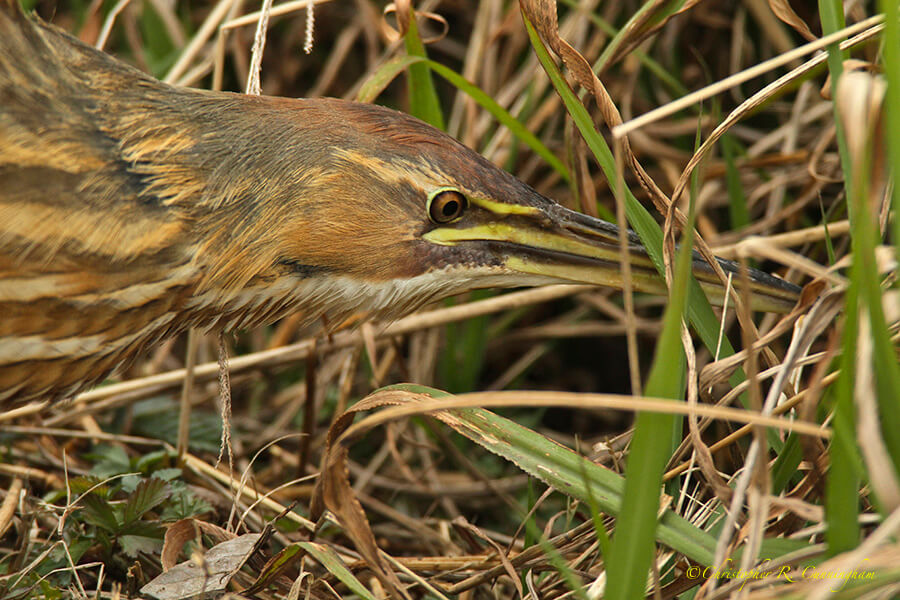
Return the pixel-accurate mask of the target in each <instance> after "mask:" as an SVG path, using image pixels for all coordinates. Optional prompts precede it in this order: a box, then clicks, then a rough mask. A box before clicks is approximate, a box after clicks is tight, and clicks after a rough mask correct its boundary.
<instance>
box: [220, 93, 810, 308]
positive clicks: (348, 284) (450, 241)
mask: <svg viewBox="0 0 900 600" xmlns="http://www.w3.org/2000/svg"><path fill="white" fill-rule="evenodd" d="M269 101H270V100H269V99H262V100H261V101H260V102H262V104H263V105H265V104H266V103H267V102H269ZM276 102H277V103H278V105H279V107H282V108H284V109H285V110H287V111H288V112H287V113H285V114H290V115H291V116H290V117H289V120H290V122H291V123H293V124H292V125H291V126H290V127H288V129H290V130H292V131H290V132H288V133H286V134H285V135H283V136H277V137H278V139H283V140H290V142H289V144H290V145H291V146H292V149H290V148H284V149H283V151H276V152H275V154H274V156H276V157H277V158H275V159H274V160H275V162H276V163H278V164H273V163H272V162H270V163H268V164H267V165H266V169H268V172H270V173H273V174H277V177H276V180H277V181H282V182H286V187H284V188H282V189H283V190H293V191H288V192H286V193H283V194H282V197H281V198H279V199H277V200H275V201H270V204H271V205H272V206H273V207H276V208H275V210H277V211H278V213H279V214H278V216H276V217H273V218H267V219H266V223H267V224H268V225H267V228H268V229H267V231H265V232H262V235H255V236H254V239H255V240H256V243H259V242H260V241H267V242H268V243H269V244H270V245H269V247H268V249H267V250H266V251H264V252H258V253H256V254H257V256H266V257H267V258H266V260H265V262H264V263H263V264H265V263H268V264H272V265H275V268H277V269H280V270H281V272H282V275H283V276H285V277H287V278H289V279H294V280H295V282H294V284H295V285H296V289H298V290H303V289H305V288H311V287H313V286H323V285H324V286H325V287H327V289H328V290H329V293H331V294H332V297H333V298H334V297H335V296H340V295H341V294H343V295H346V296H349V297H352V298H353V299H354V300H355V304H356V305H357V307H358V308H359V309H363V310H368V311H370V312H372V313H375V314H381V315H384V314H396V313H399V312H404V311H406V310H409V309H410V308H412V307H414V306H416V305H419V304H422V303H423V302H425V301H427V300H429V299H433V298H437V297H442V296H447V295H451V294H454V293H457V292H461V291H464V290H469V289H473V288H484V287H512V286H528V285H542V284H547V283H554V282H569V283H571V282H583V283H594V284H601V285H606V286H612V287H620V286H621V285H622V276H621V273H620V266H621V261H622V260H628V261H629V263H630V264H631V267H632V274H633V275H632V277H633V283H634V286H635V289H637V290H639V291H648V292H655V293H664V292H665V286H664V284H663V282H662V281H661V279H660V278H659V277H658V275H657V271H656V269H655V268H654V266H653V264H652V263H651V261H650V260H649V258H648V256H647V255H646V253H645V252H644V250H643V248H642V247H641V245H640V243H639V240H638V239H637V238H636V236H635V235H634V234H631V233H630V232H629V234H628V246H629V250H628V253H627V255H626V256H625V257H624V258H622V257H621V256H620V252H619V241H618V229H617V228H616V227H615V226H614V225H612V224H610V223H607V222H605V221H601V220H598V219H594V218H591V217H588V216H586V215H583V214H580V213H577V212H574V211H571V210H568V209H566V208H564V207H562V206H561V205H559V204H557V203H555V202H553V201H552V200H549V199H547V198H545V197H544V196H542V195H541V194H539V193H537V192H536V191H535V190H533V189H532V188H530V187H529V186H527V185H525V184H524V183H522V182H521V181H519V180H518V179H516V178H515V177H513V176H511V175H509V174H508V173H506V172H505V171H503V170H502V169H499V168H498V167H496V166H495V165H493V164H492V163H490V162H489V161H487V160H486V159H485V158H483V157H482V156H480V155H479V154H477V153H475V152H473V151H472V150H470V149H469V148H467V147H465V146H463V145H462V144H460V143H459V142H457V141H456V140H454V139H453V138H451V137H449V136H447V135H445V134H444V133H442V132H440V131H438V130H436V129H434V128H432V127H429V126H427V125H425V124H424V123H422V122H421V121H419V120H417V119H414V118H412V117H409V116H407V115H404V114H402V113H398V112H395V111H392V110H389V109H386V108H381V107H377V106H372V105H364V104H357V103H351V102H344V101H339V100H295V101H288V100H279V101H276ZM279 121H280V119H274V118H271V117H269V118H266V119H265V122H267V123H270V124H272V125H274V124H276V123H277V122H279ZM269 133H271V132H269ZM245 172H246V171H245ZM298 182H300V183H298ZM273 189H275V188H273ZM228 230H229V231H231V230H232V229H231V228H230V227H229V228H228ZM263 264H260V266H261V267H262V266H263ZM722 264H723V266H724V267H725V268H726V269H727V270H732V271H733V270H734V268H735V267H734V265H732V264H730V263H727V262H726V261H722ZM695 272H696V274H697V276H698V277H699V278H700V280H701V282H703V283H704V285H705V287H707V288H708V290H709V291H710V292H713V293H712V294H711V295H712V298H713V300H714V301H715V300H720V299H721V297H722V294H721V292H720V291H718V292H717V291H716V290H717V289H720V286H719V285H718V283H717V282H716V280H715V278H714V277H713V275H712V271H711V269H710V268H709V267H708V265H705V263H703V262H702V261H701V260H699V259H697V260H696V261H695ZM754 279H755V281H754V286H755V287H756V288H757V290H756V292H757V294H756V297H757V300H756V301H755V305H756V307H757V308H761V309H767V310H784V309H786V308H789V307H790V306H791V304H792V302H793V301H794V299H795V298H796V288H795V287H794V286H791V285H789V284H786V283H784V282H782V281H781V280H777V279H775V278H772V277H769V276H766V275H764V274H761V273H754ZM304 293H305V294H307V295H308V292H304ZM348 301H349V298H348ZM336 316H345V315H336Z"/></svg>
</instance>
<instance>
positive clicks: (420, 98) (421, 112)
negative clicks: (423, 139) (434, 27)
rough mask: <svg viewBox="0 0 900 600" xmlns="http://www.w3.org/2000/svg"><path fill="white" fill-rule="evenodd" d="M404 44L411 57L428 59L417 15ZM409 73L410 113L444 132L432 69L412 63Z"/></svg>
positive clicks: (413, 19)
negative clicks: (420, 35) (417, 22)
mask: <svg viewBox="0 0 900 600" xmlns="http://www.w3.org/2000/svg"><path fill="white" fill-rule="evenodd" d="M404 43H405V45H406V53H407V54H408V55H409V56H418V57H421V58H428V54H427V53H426V52H425V44H423V43H422V38H421V37H419V27H418V25H417V24H416V17H415V15H413V16H412V18H411V19H410V20H409V29H408V30H407V32H406V35H405V36H404ZM408 73H409V74H408V78H407V81H408V83H409V112H410V113H411V114H412V115H413V116H415V117H418V118H420V119H422V120H423V121H425V122H426V123H428V124H429V125H433V126H434V127H437V128H438V129H441V130H443V129H444V113H443V112H442V111H441V102H440V100H439V99H438V95H437V90H436V89H435V88H434V79H433V78H432V77H431V67H429V66H428V64H426V63H424V62H421V63H412V64H410V65H409V71H408Z"/></svg>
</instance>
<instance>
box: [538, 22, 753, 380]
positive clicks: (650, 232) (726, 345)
mask: <svg viewBox="0 0 900 600" xmlns="http://www.w3.org/2000/svg"><path fill="white" fill-rule="evenodd" d="M522 18H523V19H524V20H525V27H526V29H527V30H528V35H529V37H530V38H531V45H532V48H534V51H535V54H537V57H538V60H540V62H541V64H542V65H543V66H544V70H545V71H546V72H547V74H548V75H549V77H550V80H551V81H552V83H553V86H554V87H555V88H556V90H557V92H558V93H559V95H560V97H562V99H563V103H564V104H565V105H566V109H567V110H568V112H569V114H570V115H571V117H572V120H573V121H574V122H575V125H576V126H577V127H578V130H579V131H580V132H581V135H582V137H584V140H585V142H586V143H587V145H588V148H590V150H591V152H592V153H593V154H594V157H595V159H596V160H597V163H598V164H599V165H600V168H601V169H602V170H603V172H604V174H605V175H606V177H607V179H609V180H610V181H615V177H616V166H615V159H614V157H613V154H612V151H611V150H610V149H609V146H607V144H606V141H605V140H604V139H603V136H601V135H600V134H599V133H598V132H597V130H596V129H595V128H594V121H593V119H592V118H591V116H590V114H589V113H588V111H587V109H586V108H585V107H584V105H583V104H582V103H581V101H580V100H579V99H578V97H577V96H576V95H575V93H574V92H573V91H572V89H571V88H570V87H569V85H568V84H567V83H566V81H565V79H563V76H562V73H560V71H559V68H558V67H557V66H556V63H555V62H554V61H553V59H552V58H551V57H550V54H549V53H548V51H547V49H546V48H545V47H544V44H543V43H542V42H541V40H540V38H538V35H537V32H536V31H535V30H534V27H533V26H532V25H531V23H530V22H528V20H527V18H526V17H525V16H524V15H523V16H522ZM625 214H626V216H627V217H628V222H629V224H630V225H631V228H632V229H634V231H635V232H636V233H637V234H638V236H639V237H640V238H641V242H642V243H643V244H644V247H645V248H646V249H647V254H648V255H649V256H650V259H651V260H652V261H653V264H654V265H655V266H656V269H657V271H659V272H660V274H662V273H663V272H664V267H663V259H662V230H661V229H660V228H659V225H657V223H656V221H655V220H653V217H652V216H651V215H650V213H649V212H647V209H645V208H644V207H643V206H642V205H641V203H640V202H638V200H637V198H635V196H634V194H633V193H632V192H631V190H629V189H627V188H626V189H625ZM689 281H690V283H689V284H688V285H689V288H690V289H689V290H688V304H687V311H688V318H689V319H690V322H691V325H692V326H693V327H694V329H695V330H696V331H697V333H698V334H699V335H700V338H701V339H702V340H703V344H704V345H705V346H706V347H707V348H708V349H709V350H710V352H715V351H716V346H717V344H718V341H719V324H718V320H717V319H716V317H715V314H714V313H713V311H712V306H710V304H709V300H707V298H706V295H705V294H704V293H703V290H702V289H701V288H700V284H699V283H697V280H696V279H694V277H693V276H691V278H690V280H689ZM732 354H734V348H733V346H732V345H731V343H730V342H729V341H728V340H727V339H723V340H722V344H721V348H720V349H719V356H720V357H721V358H724V357H726V356H730V355H732ZM743 379H744V376H743V373H742V372H740V371H738V372H735V375H733V376H732V379H731V380H730V381H731V382H732V384H734V385H736V384H737V383H740V382H741V381H743Z"/></svg>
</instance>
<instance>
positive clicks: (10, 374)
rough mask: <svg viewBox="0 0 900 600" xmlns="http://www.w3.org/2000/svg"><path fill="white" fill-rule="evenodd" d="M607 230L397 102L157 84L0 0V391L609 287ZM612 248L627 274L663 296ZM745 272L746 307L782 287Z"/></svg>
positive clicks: (711, 283) (611, 263) (67, 390)
mask: <svg viewBox="0 0 900 600" xmlns="http://www.w3.org/2000/svg"><path fill="white" fill-rule="evenodd" d="M617 235H618V234H617V229H616V227H615V226H614V225H611V224H609V223H606V222H604V221H600V220H597V219H593V218H591V217H588V216H585V215H582V214H578V213H576V212H572V211H570V210H567V209H565V208H563V207H562V206H560V205H558V204H556V203H554V202H553V201H551V200H548V199H547V198H545V197H543V196H541V195H540V194H538V193H537V192H535V191H534V190H533V189H531V188H530V187H528V186H526V185H525V184H523V183H521V182H520V181H518V180H517V179H515V178H514V177H512V176H511V175H509V174H507V173H506V172H504V171H502V170H500V169H498V168H497V167H495V166H494V165H493V164H491V163H490V162H488V161H487V160H486V159H484V158H483V157H481V156H479V155H478V154H476V153H475V152H473V151H471V150H469V149H468V148H466V147H464V146H463V145H461V144H460V143H458V142H457V141H456V140H454V139H452V138H450V137H448V136H447V135H445V134H443V133H441V132H440V131H437V130H435V129H433V128H431V127H429V126H427V125H425V124H424V123H421V122H420V121H418V120H416V119H413V118H411V117H409V116H406V115H404V114H401V113H398V112H394V111H391V110H387V109H385V108H380V107H378V106H372V105H366V104H357V103H352V102H344V101H339V100H333V99H316V100H295V99H286V98H271V97H254V96H246V95H240V94H232V93H217V92H209V91H202V90H195V89H187V88H181V87H173V86H170V85H166V84H163V83H160V82H159V81H156V80H154V79H152V78H151V77H148V76H147V75H145V74H143V73H141V72H139V71H137V70H136V69H134V68H131V67H129V66H127V65H125V64H123V63H122V62H119V61H117V60H115V59H113V58H111V57H110V56H108V55H106V54H104V53H102V52H99V51H97V50H94V49H93V48H91V47H88V46H86V45H84V44H82V43H80V42H79V41H78V40H76V39H74V38H72V37H70V36H69V35H67V34H65V33H64V32H62V31H60V30H59V29H57V28H55V27H53V26H50V25H48V24H46V23H43V22H41V21H40V20H39V19H36V18H31V17H27V16H25V15H24V14H23V13H22V12H21V10H20V9H19V8H18V7H17V5H16V2H15V0H0V404H2V403H4V402H9V401H12V400H15V401H21V400H27V399H35V398H49V399H55V398H62V397H67V396H71V395H73V394H75V393H77V392H78V391H80V390H83V389H85V388H86V387H88V386H91V385H93V384H95V383H97V382H98V381H101V380H102V379H103V378H105V377H106V376H108V375H109V374H110V373H112V372H113V371H115V370H116V369H117V368H120V367H121V366H122V365H126V364H128V363H129V362H130V361H131V360H133V359H134V358H135V357H136V356H138V355H140V354H141V353H142V352H144V351H146V350H147V349H148V348H149V347H150V346H152V345H153V344H155V343H157V342H159V341H160V340H162V339H163V338H166V337H168V336H171V335H174V334H176V333H178V332H181V331H184V330H186V329H187V328H190V327H199V328H204V329H217V328H225V329H233V328H246V327H253V326H256V325H260V324H263V323H268V322H271V321H273V320H275V319H277V318H279V317H281V316H283V315H285V314H286V313H288V312H291V311H297V310H302V312H303V314H304V315H306V316H307V317H308V318H309V319H310V320H311V321H312V320H316V319H319V318H320V317H322V316H325V317H327V320H328V321H329V322H330V323H340V322H341V321H343V320H344V319H345V318H347V317H348V316H350V315H351V314H355V313H358V312H365V313H368V314H370V315H372V316H377V317H380V318H390V317H394V316H397V315H399V314H401V313H404V312H407V311H410V310H412V309H414V308H416V307H418V306H420V305H422V304H423V303H425V302H427V301H429V300H433V299H436V298H440V297H444V296H448V295H451V294H455V293H459V292H462V291H464V290H469V289H473V288H484V287H511V286H531V285H543V284H548V283H558V282H572V281H581V282H589V283H598V284H603V285H610V286H620V285H621V276H620V274H619V260H620V255H619V250H618V240H617ZM630 244H631V247H630V249H629V256H628V257H627V260H628V261H629V262H630V263H631V264H632V266H633V274H634V287H635V289H637V290H643V291H648V292H655V293H665V289H666V288H665V285H664V284H663V282H662V281H661V280H660V278H659V277H658V275H657V273H656V270H655V269H654V267H653V265H652V263H651V262H650V260H649V259H648V258H647V255H646V253H645V252H644V251H643V250H642V248H641V246H640V243H639V241H638V239H637V237H636V236H634V235H631V237H630ZM722 267H723V268H724V269H726V270H728V271H731V272H734V271H736V266H735V265H734V264H733V263H729V262H727V261H722ZM694 273H695V275H696V277H697V278H698V279H699V280H700V281H701V284H702V285H703V287H704V288H705V289H706V291H707V293H708V294H709V295H710V297H711V298H712V299H713V301H716V300H721V298H722V291H721V287H720V285H719V283H718V280H717V279H716V278H715V277H714V276H713V275H712V272H711V269H710V268H709V266H708V265H707V264H706V263H704V262H702V261H701V260H699V259H696V260H695V266H694ZM752 286H753V294H754V308H756V309H758V310H776V311H779V310H785V309H787V308H789V307H790V306H791V305H792V304H793V302H794V301H795V299H796V297H797V295H798V288H797V287H796V286H794V285H791V284H789V283H786V282H784V281H782V280H780V279H777V278H774V277H772V276H769V275H766V274H764V273H761V272H756V271H754V272H753V273H752Z"/></svg>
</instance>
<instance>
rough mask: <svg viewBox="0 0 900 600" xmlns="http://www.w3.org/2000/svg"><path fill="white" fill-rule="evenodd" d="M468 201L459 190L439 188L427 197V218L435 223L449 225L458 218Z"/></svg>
mask: <svg viewBox="0 0 900 600" xmlns="http://www.w3.org/2000/svg"><path fill="white" fill-rule="evenodd" d="M467 206H469V201H468V200H467V199H466V197H465V196H464V195H463V194H462V192H460V191H459V190H456V189H453V188H441V189H439V190H435V191H434V192H432V193H431V195H429V196H428V206H427V208H428V218H430V219H431V220H432V221H433V222H435V223H450V222H451V221H455V220H456V219H458V218H460V217H461V216H462V214H463V212H465V210H466V207H467Z"/></svg>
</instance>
